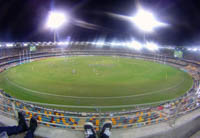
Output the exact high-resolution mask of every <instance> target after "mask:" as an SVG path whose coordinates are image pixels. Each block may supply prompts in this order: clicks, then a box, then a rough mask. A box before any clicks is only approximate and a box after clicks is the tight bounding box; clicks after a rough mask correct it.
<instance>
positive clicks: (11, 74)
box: [0, 56, 192, 106]
mask: <svg viewBox="0 0 200 138" xmlns="http://www.w3.org/2000/svg"><path fill="white" fill-rule="evenodd" d="M191 86H192V77H191V76H189V75H188V74H187V73H185V72H183V71H180V70H178V69H176V68H174V67H171V66H168V65H163V64H158V63H155V62H150V61H144V60H139V59H131V58H122V57H120V58H119V57H104V56H76V57H75V56H74V57H55V58H48V59H44V60H40V61H34V62H31V63H27V64H23V65H20V66H16V67H13V68H10V69H8V70H7V71H5V72H3V73H1V74H0V88H2V89H4V90H5V91H6V92H7V93H9V94H10V95H11V96H14V97H16V98H19V99H23V100H28V101H34V102H41V103H51V104H60V105H77V106H112V105H130V104H142V103H151V102H157V101H163V100H168V99H173V98H176V97H179V96H181V95H183V94H184V93H185V92H186V91H187V90H189V88H190V87H191Z"/></svg>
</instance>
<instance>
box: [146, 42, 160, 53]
mask: <svg viewBox="0 0 200 138" xmlns="http://www.w3.org/2000/svg"><path fill="white" fill-rule="evenodd" d="M145 47H146V48H147V49H148V50H150V51H156V50H158V48H159V47H158V45H157V44H156V43H153V42H147V43H146V45H145Z"/></svg>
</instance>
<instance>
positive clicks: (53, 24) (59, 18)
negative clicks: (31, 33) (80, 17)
mask: <svg viewBox="0 0 200 138" xmlns="http://www.w3.org/2000/svg"><path fill="white" fill-rule="evenodd" d="M66 21H67V19H66V16H65V14H64V13H62V12H55V11H52V12H50V13H49V16H48V21H47V27H48V28H51V29H57V28H59V27H60V26H62V25H63V24H64V23H65V22H66Z"/></svg>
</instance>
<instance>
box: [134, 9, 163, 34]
mask: <svg viewBox="0 0 200 138" xmlns="http://www.w3.org/2000/svg"><path fill="white" fill-rule="evenodd" d="M132 21H133V23H134V24H135V25H136V26H137V27H138V28H139V29H141V30H142V31H144V32H153V30H154V28H156V27H161V26H166V24H165V23H161V22H159V21H157V20H156V19H155V17H154V16H153V14H152V13H151V12H148V11H146V10H143V9H139V11H138V13H137V14H136V15H135V16H134V17H133V18H132Z"/></svg>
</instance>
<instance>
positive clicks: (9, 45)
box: [6, 43, 14, 47]
mask: <svg viewBox="0 0 200 138" xmlns="http://www.w3.org/2000/svg"><path fill="white" fill-rule="evenodd" d="M6 46H7V47H13V46H14V45H13V44H12V43H7V44H6Z"/></svg>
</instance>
